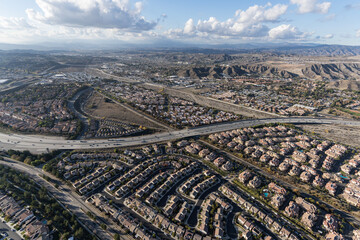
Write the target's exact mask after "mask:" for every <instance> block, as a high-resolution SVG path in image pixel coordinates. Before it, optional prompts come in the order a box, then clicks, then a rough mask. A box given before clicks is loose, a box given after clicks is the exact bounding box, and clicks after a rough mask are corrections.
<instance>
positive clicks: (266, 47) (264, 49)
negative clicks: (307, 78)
mask: <svg viewBox="0 0 360 240" xmlns="http://www.w3.org/2000/svg"><path fill="white" fill-rule="evenodd" d="M15 49H16V50H30V49H32V50H38V51H51V50H64V51H69V50H70V51H89V50H90V51H91V50H143V51H181V52H188V53H208V54H210V53H228V54H229V53H232V54H234V53H272V54H296V55H305V56H356V55H360V46H345V45H324V44H314V43H303V44H295V43H251V44H250V43H249V44H218V45H209V44H187V43H181V42H176V41H169V40H166V41H165V40H164V41H158V42H152V43H147V44H141V43H134V44H129V43H126V42H121V41H116V42H115V41H109V42H105V43H98V42H92V41H86V42H65V43H41V44H32V45H25V44H23V45H16V44H4V43H0V50H15Z"/></svg>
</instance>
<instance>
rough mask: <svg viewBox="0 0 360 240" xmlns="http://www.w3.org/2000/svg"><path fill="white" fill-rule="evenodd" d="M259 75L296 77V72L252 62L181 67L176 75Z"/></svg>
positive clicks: (215, 76) (220, 76)
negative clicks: (247, 63)
mask: <svg viewBox="0 0 360 240" xmlns="http://www.w3.org/2000/svg"><path fill="white" fill-rule="evenodd" d="M248 74H251V75H261V76H269V77H284V78H291V77H297V76H298V75H297V74H296V73H292V72H289V71H286V70H282V69H278V68H276V67H273V66H268V65H263V64H254V65H234V66H226V67H222V66H212V67H192V68H189V69H181V70H179V71H178V75H179V76H182V77H190V78H195V79H196V78H215V79H218V78H222V77H224V76H230V77H238V76H245V75H248Z"/></svg>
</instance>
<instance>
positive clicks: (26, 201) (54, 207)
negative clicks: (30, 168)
mask: <svg viewBox="0 0 360 240" xmlns="http://www.w3.org/2000/svg"><path fill="white" fill-rule="evenodd" d="M0 176H1V177H0V190H2V191H3V192H6V193H8V194H9V195H10V196H11V197H13V198H14V199H15V200H16V201H18V202H19V203H20V204H22V205H23V206H30V209H31V210H32V211H33V213H34V214H35V215H36V216H37V217H38V218H39V219H45V220H47V225H48V226H49V228H50V230H55V231H54V234H53V239H54V240H57V239H59V240H60V239H68V238H69V237H71V236H74V237H75V238H76V239H89V240H91V239H94V237H93V236H92V235H91V234H90V233H88V232H87V231H85V230H84V229H83V227H82V226H81V225H80V224H79V222H78V221H77V219H76V217H75V216H74V215H71V213H70V212H69V211H68V210H66V209H64V208H63V207H61V206H60V204H59V203H58V202H57V201H56V200H55V199H54V198H52V197H50V195H49V194H48V191H47V189H46V188H44V187H41V186H39V185H38V184H37V183H35V182H34V181H33V180H31V179H30V178H29V177H28V176H27V175H25V174H22V173H21V172H18V171H16V170H14V169H11V168H8V167H5V166H2V165H0Z"/></svg>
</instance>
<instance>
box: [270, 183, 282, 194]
mask: <svg viewBox="0 0 360 240" xmlns="http://www.w3.org/2000/svg"><path fill="white" fill-rule="evenodd" d="M268 187H269V189H270V190H271V191H273V192H275V193H278V194H281V195H285V194H286V189H285V188H283V187H280V186H279V185H277V184H276V183H274V182H271V183H270V184H269V185H268Z"/></svg>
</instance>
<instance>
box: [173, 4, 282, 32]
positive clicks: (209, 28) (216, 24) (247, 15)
mask: <svg viewBox="0 0 360 240" xmlns="http://www.w3.org/2000/svg"><path fill="white" fill-rule="evenodd" d="M286 11H287V5H283V4H277V5H274V6H272V5H271V4H266V5H264V6H259V5H253V6H251V7H249V8H248V9H246V10H241V9H239V10H237V11H236V12H235V16H234V17H233V18H229V19H227V20H226V21H219V20H218V19H216V18H215V17H210V18H209V19H207V20H198V22H197V23H196V24H195V23H194V21H193V19H189V20H188V21H187V22H186V23H185V26H184V28H183V29H170V30H169V31H168V32H167V34H168V35H169V36H170V37H172V38H176V37H182V36H183V35H186V36H189V35H192V36H193V37H195V36H197V37H211V38H231V37H243V38H249V37H250V38H254V37H264V36H266V35H267V33H268V31H269V27H268V26H266V25H265V24H266V23H274V22H278V21H279V19H280V17H281V16H282V15H284V14H285V13H286Z"/></svg>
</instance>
